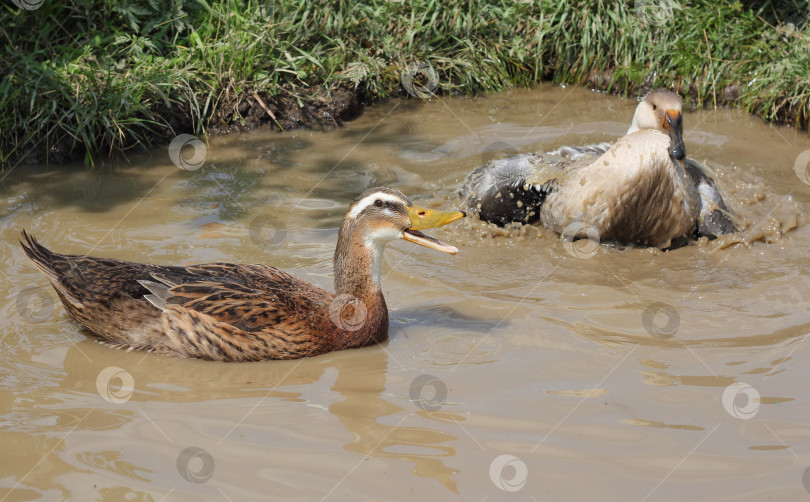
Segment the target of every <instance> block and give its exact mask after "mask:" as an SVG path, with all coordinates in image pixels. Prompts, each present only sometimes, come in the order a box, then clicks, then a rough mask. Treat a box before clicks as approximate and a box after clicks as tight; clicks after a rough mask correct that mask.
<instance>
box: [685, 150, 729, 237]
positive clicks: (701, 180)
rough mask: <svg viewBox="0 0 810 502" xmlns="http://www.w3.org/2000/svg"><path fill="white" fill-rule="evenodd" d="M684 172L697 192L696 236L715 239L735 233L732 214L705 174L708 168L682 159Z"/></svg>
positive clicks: (688, 159) (714, 183)
mask: <svg viewBox="0 0 810 502" xmlns="http://www.w3.org/2000/svg"><path fill="white" fill-rule="evenodd" d="M684 170H685V171H686V174H688V175H689V178H690V180H691V182H692V184H693V185H694V187H695V189H696V190H697V195H698V218H697V236H698V237H700V236H705V237H708V238H709V239H715V238H717V237H718V236H720V235H722V234H731V233H734V232H736V231H737V228H736V225H735V224H734V220H733V219H732V213H731V211H729V209H728V208H727V207H726V203H725V202H724V201H723V196H722V194H721V193H720V189H719V188H718V187H717V183H716V182H715V181H714V179H713V178H711V177H710V176H709V175H708V174H707V172H706V171H707V170H708V167H706V166H705V165H703V164H700V163H699V162H697V161H696V160H693V159H690V158H688V157H687V158H686V159H684Z"/></svg>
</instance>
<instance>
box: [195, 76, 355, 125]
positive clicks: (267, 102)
mask: <svg viewBox="0 0 810 502" xmlns="http://www.w3.org/2000/svg"><path fill="white" fill-rule="evenodd" d="M364 94H365V93H364V92H363V91H362V89H353V88H349V87H345V86H341V87H336V88H333V89H331V90H326V89H322V90H320V91H319V92H317V93H316V94H315V95H313V96H311V97H308V98H306V99H302V100H301V102H300V103H299V100H298V99H297V98H296V97H295V96H293V95H292V94H291V93H288V92H281V93H279V94H277V95H275V96H271V95H270V94H268V93H256V92H247V93H243V94H240V95H238V96H232V97H226V98H224V99H223V100H222V101H221V102H220V104H219V106H218V107H217V110H216V111H215V112H214V114H213V117H212V118H211V121H210V124H209V132H210V133H212V134H228V133H231V132H242V131H247V130H251V129H256V128H259V127H265V126H268V127H270V128H272V129H276V130H284V131H287V130H290V129H298V128H307V129H319V130H322V129H333V128H336V127H339V126H340V125H341V124H342V123H343V122H345V121H347V120H351V119H353V118H355V117H357V116H358V115H359V114H360V112H361V110H362V107H363V105H364V104H365V96H364Z"/></svg>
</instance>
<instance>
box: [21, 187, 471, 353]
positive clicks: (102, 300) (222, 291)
mask: <svg viewBox="0 0 810 502" xmlns="http://www.w3.org/2000/svg"><path fill="white" fill-rule="evenodd" d="M463 215H464V214H463V213H461V212H444V211H432V210H427V209H421V208H417V207H415V206H413V204H411V203H410V201H408V199H407V198H405V196H404V195H403V194H402V193H401V192H399V191H397V190H393V189H390V188H375V189H370V190H366V191H365V192H363V193H362V194H361V195H360V196H359V197H358V198H357V199H355V201H354V202H353V203H352V205H351V206H350V208H349V211H348V212H347V213H346V216H345V218H344V220H343V223H342V224H341V227H340V231H339V233H338V244H337V247H336V249H335V257H334V265H335V270H334V272H335V290H336V292H337V294H336V295H335V294H332V293H329V292H327V291H325V290H323V289H321V288H319V287H317V286H314V285H312V284H309V283H307V282H304V281H301V280H298V279H296V278H295V277H293V276H291V275H290V274H288V273H286V272H283V271H281V270H278V269H276V268H273V267H268V266H265V265H240V264H232V263H207V264H201V265H192V266H189V267H176V266H161V265H150V264H144V263H133V262H128V261H123V260H115V259H111V258H97V257H92V256H83V255H65V254H59V253H55V252H53V251H51V250H49V249H47V248H46V247H44V246H43V245H41V244H39V243H38V242H37V241H36V239H35V238H34V237H32V236H30V235H28V234H27V233H26V232H25V231H23V238H24V239H25V242H24V243H21V244H22V247H23V250H24V251H25V254H26V255H27V256H28V258H29V259H31V261H32V262H33V263H34V265H36V267H37V268H39V269H40V270H41V271H42V272H43V273H44V274H45V276H46V277H47V278H48V280H49V281H50V282H51V284H52V285H53V287H54V289H55V290H56V292H57V294H58V295H59V298H60V299H61V300H62V303H63V304H64V306H65V308H66V309H67V311H68V312H69V313H70V315H72V316H73V317H74V318H75V319H76V320H77V321H79V323H81V324H82V325H83V326H84V327H86V328H87V329H88V330H89V331H91V332H92V333H93V335H95V336H96V337H97V338H98V339H99V340H100V341H102V342H106V343H108V344H110V345H113V346H117V347H126V348H130V349H136V350H148V351H152V352H156V353H159V354H165V355H171V356H177V357H190V358H199V359H210V360H218V361H259V360H265V359H294V358H298V357H306V356H313V355H317V354H322V353H325V352H330V351H333V350H341V349H348V348H353V347H362V346H366V345H371V344H374V343H379V342H381V341H383V340H385V339H386V338H387V337H388V310H387V307H386V304H385V299H384V298H383V294H382V290H381V289H380V270H379V267H380V263H381V258H382V251H383V248H384V246H385V244H386V243H387V242H388V241H390V240H393V239H396V238H402V239H405V240H409V241H411V242H415V243H417V244H421V245H424V246H427V247H430V248H433V249H436V250H439V251H443V252H448V253H451V254H455V253H456V252H458V250H457V249H456V248H454V247H452V246H448V245H447V244H443V243H440V242H439V241H437V240H435V239H432V238H430V237H427V236H425V235H424V234H422V233H421V232H419V231H418V229H421V228H431V227H437V226H441V225H445V224H447V223H450V222H451V221H454V220H456V219H458V218H460V217H462V216H463Z"/></svg>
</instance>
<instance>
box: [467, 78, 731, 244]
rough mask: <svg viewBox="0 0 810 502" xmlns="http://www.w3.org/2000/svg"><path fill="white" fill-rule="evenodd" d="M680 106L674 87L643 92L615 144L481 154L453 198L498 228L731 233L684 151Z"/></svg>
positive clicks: (625, 238)
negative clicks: (485, 157) (493, 156)
mask: <svg viewBox="0 0 810 502" xmlns="http://www.w3.org/2000/svg"><path fill="white" fill-rule="evenodd" d="M682 108H683V100H682V99H681V97H680V96H679V95H678V94H676V93H674V92H672V91H669V90H666V89H659V90H656V91H652V92H650V93H649V94H647V95H646V96H645V97H644V98H643V99H642V100H641V101H640V102H639V104H638V106H637V107H636V111H635V114H634V115H633V121H632V123H631V125H630V128H629V129H628V131H627V134H626V135H625V136H624V137H622V138H621V139H619V140H618V141H617V142H616V143H614V144H612V145H611V144H609V143H601V144H598V145H590V146H585V147H563V148H560V149H558V150H555V151H552V152H547V153H543V154H522V155H517V156H514V157H511V158H508V159H502V160H495V161H491V162H488V163H487V164H486V165H484V166H481V167H479V168H477V169H476V170H475V171H473V172H472V173H471V174H470V175H469V176H468V177H467V180H466V182H465V184H464V186H463V188H462V190H461V193H460V195H461V197H462V200H464V201H465V204H466V205H467V208H468V209H469V210H471V211H473V212H477V213H478V215H479V217H480V218H481V219H482V220H484V221H488V222H492V223H495V224H497V225H499V226H505V225H507V224H510V223H523V224H540V225H543V226H544V227H546V228H549V229H551V230H553V231H555V232H558V233H560V234H563V233H564V231H565V229H566V228H567V226H568V225H570V224H572V223H577V227H578V228H583V227H590V228H593V229H595V231H596V232H597V233H598V235H599V239H600V241H602V242H614V243H618V244H631V245H639V246H655V247H660V248H668V247H671V246H673V245H675V244H678V243H681V242H684V241H685V240H687V239H691V238H695V237H700V236H706V237H708V238H710V239H713V238H715V237H717V236H719V235H720V234H726V233H732V232H734V231H735V225H734V222H733V221H732V218H731V214H730V213H729V211H728V209H727V207H726V204H725V202H724V201H723V197H722V196H721V193H720V190H719V189H718V187H717V184H716V183H715V181H714V180H713V179H712V178H711V177H710V176H709V175H708V174H707V171H708V168H707V167H706V166H703V165H702V164H700V163H699V162H697V161H695V160H693V159H689V158H687V157H686V147H685V145H684V142H683V113H682Z"/></svg>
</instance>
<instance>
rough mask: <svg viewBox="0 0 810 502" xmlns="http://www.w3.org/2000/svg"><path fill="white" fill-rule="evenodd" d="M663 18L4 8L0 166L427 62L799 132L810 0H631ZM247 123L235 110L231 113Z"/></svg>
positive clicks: (302, 4)
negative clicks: (671, 99)
mask: <svg viewBox="0 0 810 502" xmlns="http://www.w3.org/2000/svg"><path fill="white" fill-rule="evenodd" d="M656 3H658V4H664V5H669V6H671V9H672V15H671V16H667V17H665V18H663V20H664V21H665V22H664V24H662V25H660V26H656V25H652V24H648V23H646V22H645V20H644V19H642V17H640V16H639V15H638V13H639V12H640V10H639V9H638V8H636V6H635V5H634V3H633V2H612V1H611V2H608V1H605V0H579V1H573V2H567V1H562V0H542V1H539V0H535V1H533V2H531V1H523V2H520V1H516V0H502V1H499V0H490V1H473V0H468V1H462V0H412V1H407V0H403V1H388V0H379V1H375V2H369V3H366V4H362V5H359V4H356V3H355V2H353V1H347V0H343V1H325V0H323V1H305V0H275V1H273V2H254V1H249V2H241V1H236V0H218V1H214V0H188V1H184V0H174V1H170V0H125V1H122V2H116V1H112V0H104V1H90V0H74V1H71V2H57V1H50V0H46V1H45V2H44V4H43V5H42V6H41V7H40V8H38V9H37V10H34V11H27V10H21V9H18V8H17V7H15V6H14V5H13V4H11V3H9V2H4V4H3V5H2V7H0V40H2V41H3V46H2V49H0V78H2V80H0V131H2V134H0V165H2V166H4V167H7V166H9V165H13V164H16V163H17V162H19V161H20V160H21V159H23V158H25V157H26V156H27V160H28V161H32V160H38V161H45V162H47V161H54V160H63V159H67V158H75V157H76V156H77V155H79V156H84V158H85V161H86V162H87V163H88V164H93V163H94V162H95V161H97V160H98V159H106V158H110V157H116V156H120V155H122V154H125V152H126V151H128V150H130V149H132V148H144V147H149V146H150V145H151V144H153V143H154V142H167V141H168V140H169V139H171V137H173V136H174V134H177V133H179V132H190V133H194V134H201V133H204V132H205V131H206V130H207V129H208V127H209V125H210V121H211V119H212V117H214V114H215V113H216V112H217V110H218V107H219V106H222V104H223V103H228V102H231V101H232V99H231V98H234V97H239V96H243V95H247V94H249V93H253V92H258V93H260V94H262V95H265V96H277V95H280V94H281V95H288V96H294V97H295V98H297V99H298V101H299V103H302V104H303V103H306V102H307V100H311V99H314V97H315V96H316V95H317V94H318V93H319V92H322V91H323V90H324V89H326V90H329V89H334V88H335V86H339V85H344V86H345V85H349V86H356V87H358V88H359V89H362V91H363V93H364V95H365V96H368V97H370V98H371V99H372V100H373V99H382V98H386V97H389V96H395V95H405V93H404V90H403V88H402V85H401V82H400V75H401V72H402V69H403V68H404V67H406V66H407V65H408V64H411V63H414V62H418V61H424V62H427V63H429V64H430V65H432V66H433V67H434V68H436V69H437V70H438V72H439V75H440V86H439V92H440V93H443V94H451V93H464V94H475V93H478V92H481V91H498V90H501V89H504V88H507V87H511V86H531V85H535V84H536V83H538V82H540V81H543V80H551V81H553V82H556V83H570V84H580V85H589V86H591V87H596V88H600V89H604V90H608V91H611V92H618V93H622V94H634V93H638V92H641V91H643V90H644V89H646V88H649V87H658V86H667V87H672V88H676V89H678V90H680V91H681V92H682V93H683V94H685V95H687V100H688V101H689V102H690V103H691V104H692V105H694V106H707V105H715V104H728V105H731V106H735V107H740V108H743V109H745V110H748V111H750V112H752V113H755V114H758V115H760V116H762V117H764V118H765V119H766V120H770V121H778V122H784V123H789V124H793V125H795V126H796V127H797V128H802V129H806V128H807V126H808V122H810V28H809V27H808V23H807V17H808V12H810V5H809V4H810V2H808V1H807V0H804V1H799V0H783V1H780V2H769V1H765V2H752V1H751V2H739V1H729V0H718V1H709V0H693V1H682V2H677V1H676V0H639V6H638V7H641V6H642V5H645V4H653V5H654V4H656ZM237 120H238V118H237Z"/></svg>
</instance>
